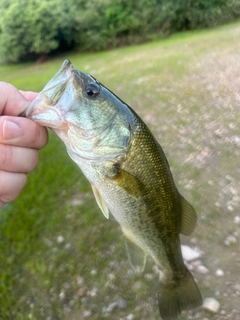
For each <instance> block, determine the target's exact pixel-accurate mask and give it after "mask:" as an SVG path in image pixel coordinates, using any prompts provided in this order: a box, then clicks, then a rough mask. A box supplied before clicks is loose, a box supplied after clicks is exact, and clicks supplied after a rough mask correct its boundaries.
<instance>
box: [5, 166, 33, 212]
mask: <svg viewBox="0 0 240 320" xmlns="http://www.w3.org/2000/svg"><path fill="white" fill-rule="evenodd" d="M26 182H27V176H26V174H24V173H12V172H5V171H0V208H1V207H3V206H4V204H6V203H8V202H11V201H13V200H15V199H16V198H17V197H18V196H19V194H20V193H21V191H22V189H23V187H24V186H25V184H26Z"/></svg>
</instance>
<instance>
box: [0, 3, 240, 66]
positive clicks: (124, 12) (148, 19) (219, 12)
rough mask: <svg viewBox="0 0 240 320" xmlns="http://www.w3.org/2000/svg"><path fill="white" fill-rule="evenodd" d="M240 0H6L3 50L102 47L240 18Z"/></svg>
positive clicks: (18, 54)
mask: <svg viewBox="0 0 240 320" xmlns="http://www.w3.org/2000/svg"><path fill="white" fill-rule="evenodd" d="M239 16H240V3H239V1H237V0H227V1H225V0H138V1H135V0H114V1H112V0H91V1H86V0H68V1H64V0H28V1H27V0H22V1H20V0H1V3H0V56H2V57H3V58H4V59H5V60H8V61H19V60H23V59H26V58H29V57H30V56H34V57H36V56H41V55H46V54H48V53H50V52H52V51H54V50H59V49H60V50H61V49H62V48H66V47H67V48H73V47H75V48H76V47H77V48H78V50H81V51H86V50H101V49H108V48H113V47H117V46H121V45H127V44H134V43H139V42H143V41H146V40H151V39H153V38H157V37H158V38H159V37H163V36H166V35H169V34H170V33H173V32H176V31H181V30H193V29H199V28H206V27H211V26H215V25H218V24H220V23H224V22H229V21H232V20H236V19H237V18H239Z"/></svg>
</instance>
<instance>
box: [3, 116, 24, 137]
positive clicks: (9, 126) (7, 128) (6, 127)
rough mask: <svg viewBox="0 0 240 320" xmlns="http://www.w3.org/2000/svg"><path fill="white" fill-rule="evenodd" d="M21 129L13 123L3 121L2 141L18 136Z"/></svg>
mask: <svg viewBox="0 0 240 320" xmlns="http://www.w3.org/2000/svg"><path fill="white" fill-rule="evenodd" d="M21 130H22V129H21V128H20V127H19V125H18V124H17V123H15V122H13V121H9V120H4V122H3V139H5V140H10V139H15V138H17V137H19V136H20V134H21Z"/></svg>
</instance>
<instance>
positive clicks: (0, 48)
mask: <svg viewBox="0 0 240 320" xmlns="http://www.w3.org/2000/svg"><path fill="white" fill-rule="evenodd" d="M6 3H7V2H5V5H4V6H3V5H2V6H1V7H0V56H2V57H3V59H5V60H8V61H12V62H15V61H19V60H22V59H24V58H26V57H27V56H31V55H35V56H37V55H38V56H40V55H46V54H48V53H49V52H51V51H52V50H54V49H57V48H58V47H59V45H60V42H61V41H65V42H66V43H67V44H69V45H70V44H71V41H72V39H71V31H70V30H71V28H72V24H71V19H70V14H69V11H68V10H67V7H66V2H65V1H64V0H60V1H57V2H56V1H54V0H27V1H25V0H22V1H20V0H12V1H11V2H10V4H9V5H7V4H6Z"/></svg>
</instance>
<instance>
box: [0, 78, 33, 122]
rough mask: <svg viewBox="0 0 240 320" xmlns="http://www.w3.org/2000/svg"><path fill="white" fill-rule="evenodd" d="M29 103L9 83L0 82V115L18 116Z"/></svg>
mask: <svg viewBox="0 0 240 320" xmlns="http://www.w3.org/2000/svg"><path fill="white" fill-rule="evenodd" d="M28 104H29V101H28V100H27V99H26V98H25V97H24V96H23V95H22V94H21V93H20V92H19V91H18V90H17V88H15V87H14V86H13V85H11V84H10V83H6V82H0V114H6V115H11V116H17V115H19V114H20V113H21V112H22V111H23V110H25V109H26V108H27V106H28Z"/></svg>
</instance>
